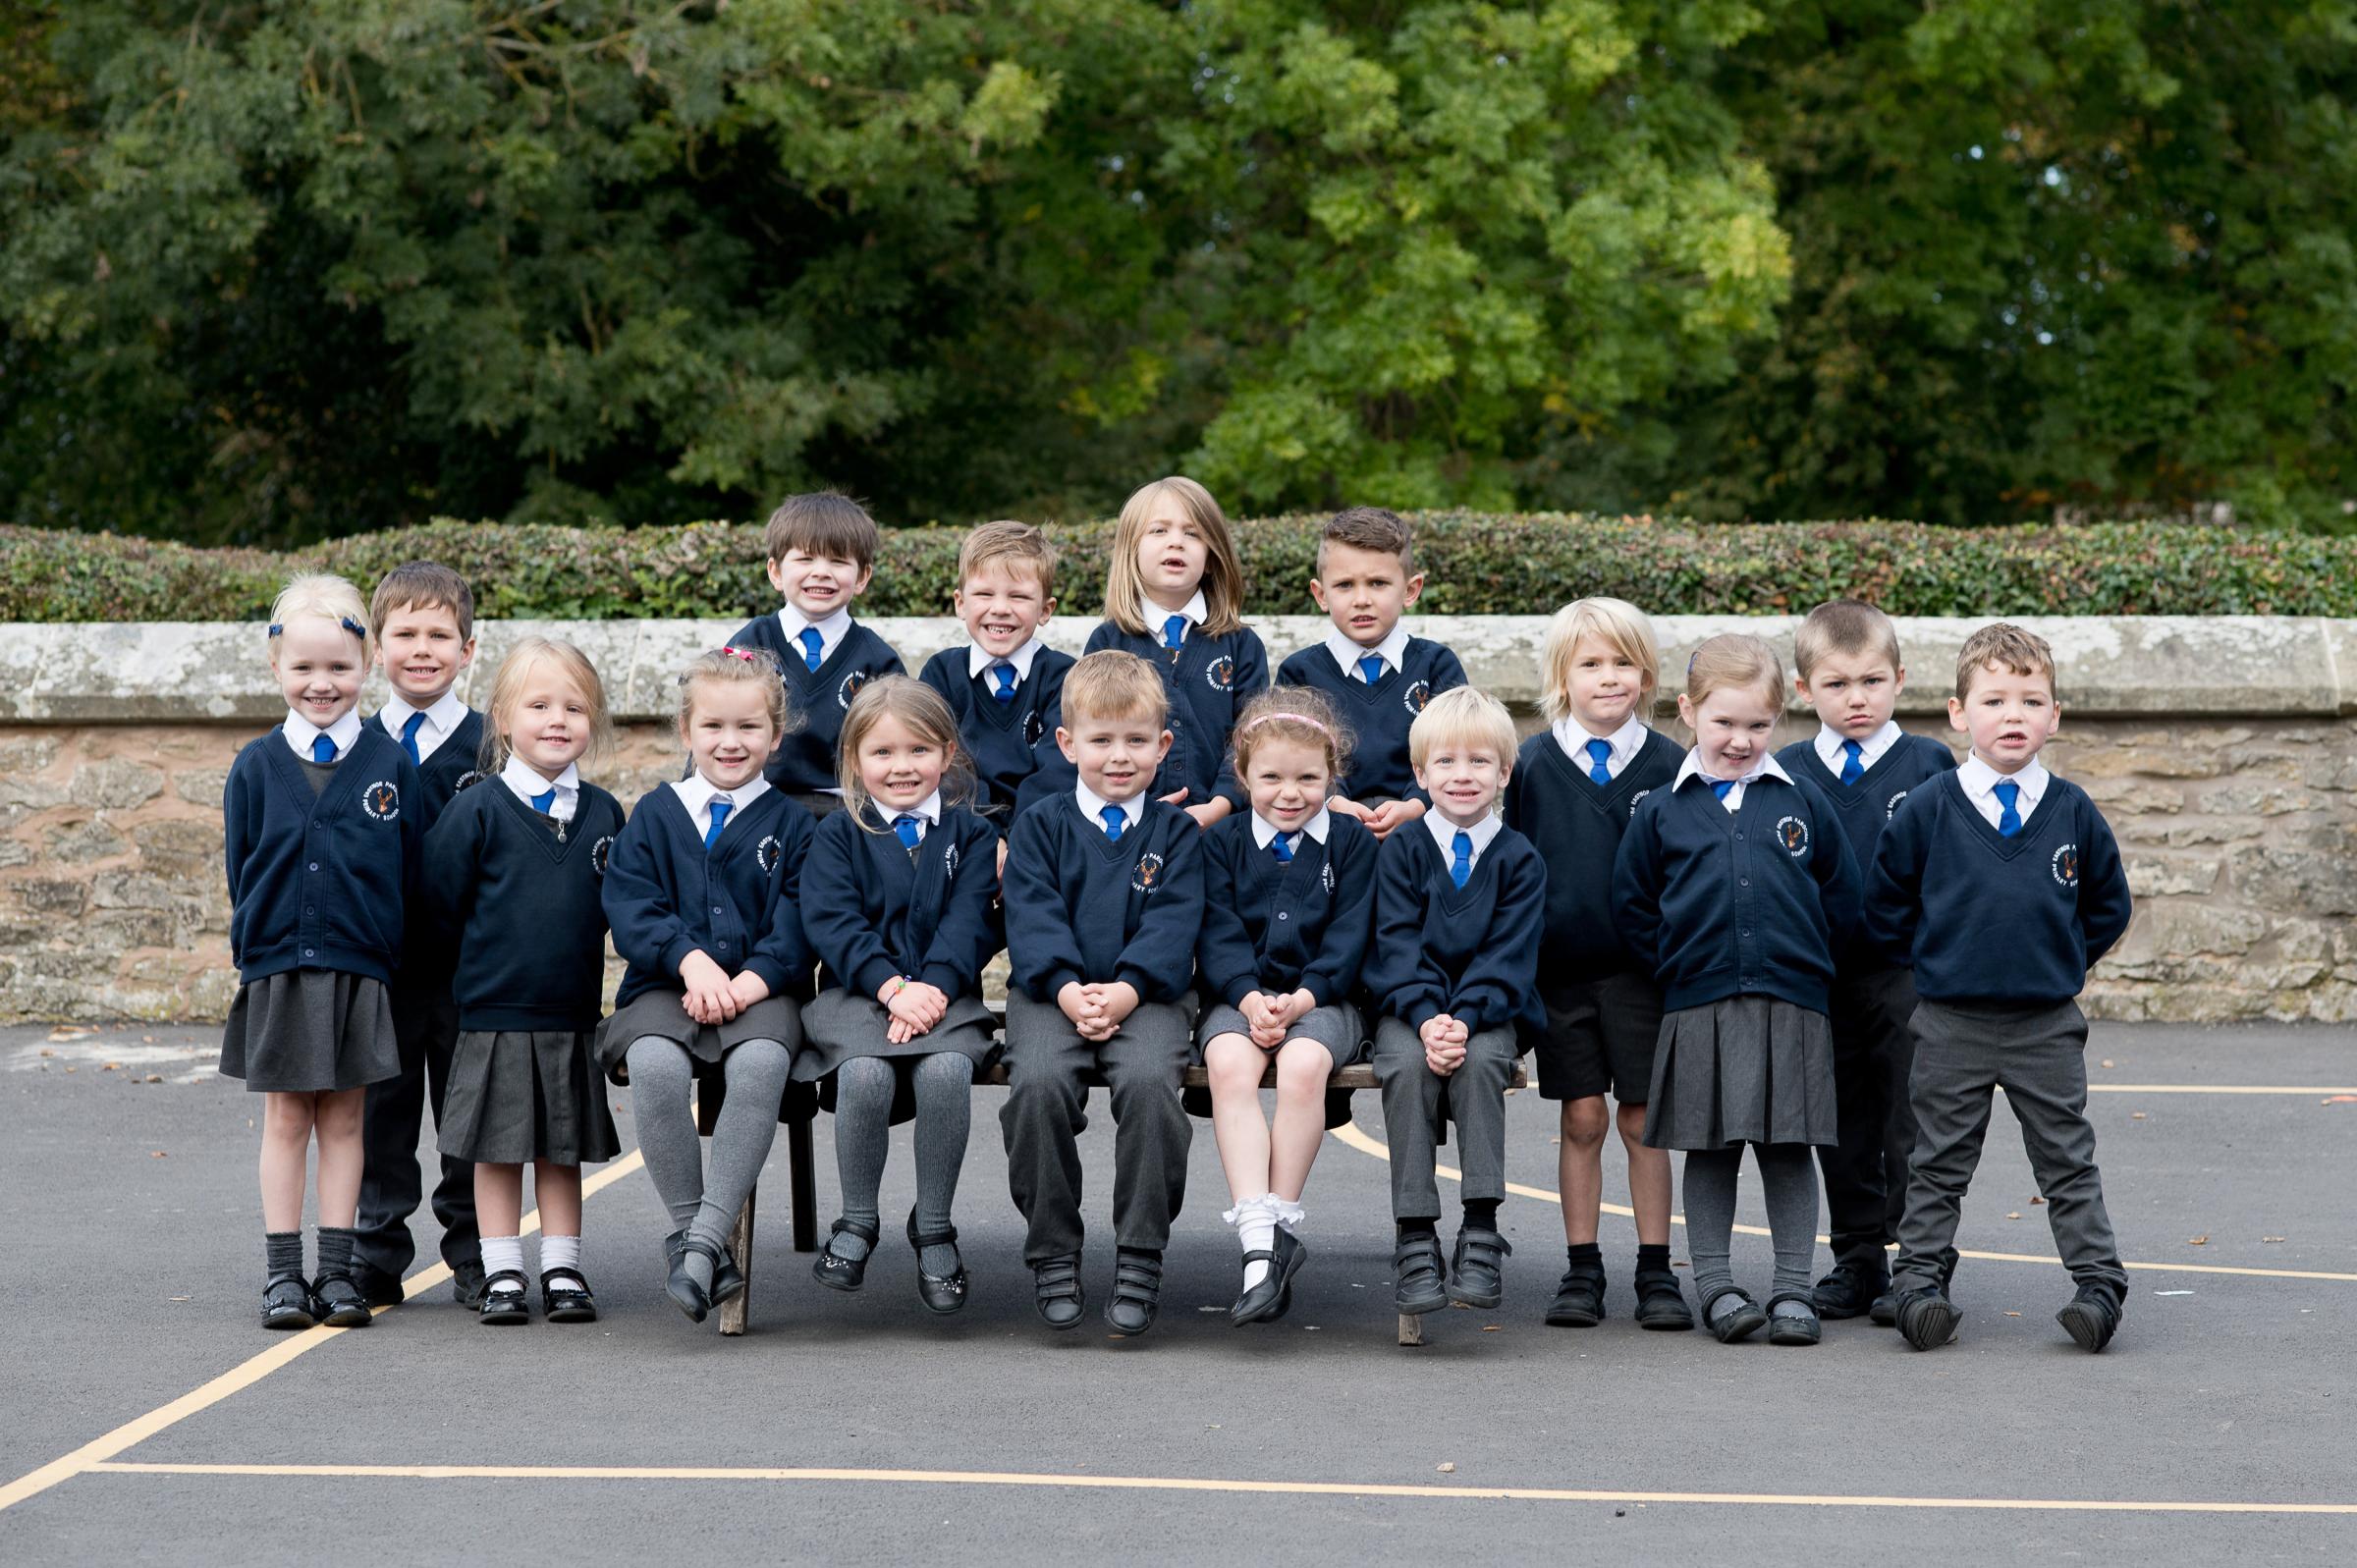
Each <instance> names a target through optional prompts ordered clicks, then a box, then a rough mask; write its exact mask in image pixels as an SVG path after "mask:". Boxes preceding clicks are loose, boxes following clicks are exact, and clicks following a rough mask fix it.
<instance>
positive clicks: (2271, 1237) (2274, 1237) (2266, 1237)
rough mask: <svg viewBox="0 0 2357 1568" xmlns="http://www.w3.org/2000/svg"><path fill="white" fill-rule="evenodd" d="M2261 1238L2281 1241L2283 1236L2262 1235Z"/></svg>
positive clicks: (2262, 1239)
mask: <svg viewBox="0 0 2357 1568" xmlns="http://www.w3.org/2000/svg"><path fill="white" fill-rule="evenodd" d="M2259 1239H2260V1240H2261V1241H2281V1240H2282V1239H2283V1238H2282V1237H2281V1236H2261V1237H2260V1238H2259Z"/></svg>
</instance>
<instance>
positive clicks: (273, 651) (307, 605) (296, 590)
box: [270, 571, 369, 665]
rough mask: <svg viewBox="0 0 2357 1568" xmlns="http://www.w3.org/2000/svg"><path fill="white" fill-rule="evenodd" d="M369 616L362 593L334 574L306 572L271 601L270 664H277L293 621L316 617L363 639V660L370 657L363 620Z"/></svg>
mask: <svg viewBox="0 0 2357 1568" xmlns="http://www.w3.org/2000/svg"><path fill="white" fill-rule="evenodd" d="M367 613H368V609H367V607H366V606H365V605H363V604H361V603H360V590H359V589H357V588H356V587H354V586H353V585H352V584H351V583H349V582H347V581H345V580H344V579H343V578H342V577H339V576H337V575H336V574H335V573H334V572H332V571H304V572H298V573H297V574H296V575H294V576H292V577H289V578H288V579H287V585H286V586H285V587H283V588H281V589H279V590H278V597H277V598H276V599H273V600H271V601H270V660H271V663H272V664H274V665H275V664H276V663H277V662H278V637H279V633H280V632H281V631H282V630H284V629H285V627H286V624H287V622H290V621H299V620H302V619H304V618H306V617H315V618H316V619H318V620H321V621H333V622H337V623H338V624H339V625H341V626H343V628H344V629H345V630H346V631H349V632H351V633H352V634H353V635H354V636H356V637H357V638H359V639H360V657H361V658H363V659H365V658H366V657H367V656H368V641H369V638H368V625H367V622H364V621H363V620H361V619H360V618H361V617H363V616H365V615H366V614H367Z"/></svg>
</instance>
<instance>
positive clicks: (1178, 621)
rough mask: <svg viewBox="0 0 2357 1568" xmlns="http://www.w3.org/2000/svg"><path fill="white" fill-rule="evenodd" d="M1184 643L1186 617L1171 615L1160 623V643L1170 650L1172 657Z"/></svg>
mask: <svg viewBox="0 0 2357 1568" xmlns="http://www.w3.org/2000/svg"><path fill="white" fill-rule="evenodd" d="M1185 643H1186V617H1184V616H1173V617H1171V619H1170V620H1168V621H1165V622H1163V623H1162V645H1163V646H1164V647H1165V648H1168V649H1170V650H1171V654H1172V656H1173V657H1174V658H1176V657H1177V656H1178V650H1179V649H1180V648H1181V647H1183V646H1184V645H1185Z"/></svg>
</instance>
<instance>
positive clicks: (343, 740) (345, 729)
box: [278, 708, 360, 762]
mask: <svg viewBox="0 0 2357 1568" xmlns="http://www.w3.org/2000/svg"><path fill="white" fill-rule="evenodd" d="M278 730H279V733H281V734H283V735H285V736H286V737H287V744H288V745H290V746H292V747H294V748H295V755H297V756H298V757H301V759H302V760H303V761H305V762H310V761H313V760H314V759H313V758H312V756H311V742H312V741H314V740H317V739H318V738H319V737H320V736H321V735H325V736H327V738H328V739H330V740H332V741H334V742H335V743H336V760H337V761H338V762H342V761H343V760H344V758H345V757H346V756H347V755H349V754H350V752H351V751H352V746H353V742H354V741H356V740H357V739H359V738H360V715H359V710H357V709H356V708H347V709H345V710H344V717H342V718H341V719H338V720H337V721H336V722H335V723H334V724H332V725H329V726H328V727H327V728H326V729H325V730H322V729H320V728H319V727H318V726H317V725H315V724H313V723H311V722H310V721H309V720H308V719H305V718H304V717H303V716H302V715H301V714H299V713H297V712H296V711H295V710H294V709H292V708H289V709H288V710H287V722H286V723H285V724H283V725H280V726H279V727H278Z"/></svg>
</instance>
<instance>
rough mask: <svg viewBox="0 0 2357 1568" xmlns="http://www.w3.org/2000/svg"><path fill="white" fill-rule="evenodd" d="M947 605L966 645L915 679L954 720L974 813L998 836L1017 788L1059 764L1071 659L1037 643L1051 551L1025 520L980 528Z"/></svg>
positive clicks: (961, 560) (1044, 617)
mask: <svg viewBox="0 0 2357 1568" xmlns="http://www.w3.org/2000/svg"><path fill="white" fill-rule="evenodd" d="M952 603H953V605H954V606H955V607H956V609H957V612H958V619H959V621H961V622H964V624H965V634H966V637H967V638H968V639H969V640H968V642H967V644H966V646H965V647H962V648H944V649H943V650H942V651H941V652H939V653H937V654H935V655H934V656H933V657H932V658H930V659H928V660H926V661H925V668H924V673H923V674H922V675H921V676H918V678H919V679H921V680H922V681H924V683H925V684H926V685H928V686H931V687H932V688H933V689H934V690H935V691H938V692H940V693H941V695H942V698H943V700H944V701H946V702H948V703H949V705H950V711H951V712H952V713H954V714H956V715H957V716H958V739H959V743H960V744H962V745H963V746H964V747H965V754H966V757H967V758H968V759H969V760H970V761H971V762H972V763H973V766H974V809H975V810H977V811H979V812H981V813H982V815H983V816H985V817H987V818H989V819H990V820H991V821H992V822H994V823H996V824H997V825H998V826H999V827H1000V828H1001V830H1002V831H1004V829H1005V828H1006V825H1007V819H1008V818H1009V817H1010V816H1011V815H1012V814H1013V813H1014V806H1015V799H1016V794H1017V792H1018V791H1019V790H1021V788H1022V786H1023V784H1024V782H1025V781H1026V780H1028V779H1030V778H1032V777H1033V776H1034V775H1036V774H1037V773H1038V772H1039V771H1040V768H1041V766H1042V764H1043V763H1055V762H1058V761H1060V760H1061V753H1060V752H1059V751H1058V750H1057V746H1056V730H1057V727H1058V726H1060V725H1061V724H1063V722H1064V677H1065V675H1066V673H1067V672H1069V670H1070V669H1071V668H1072V657H1071V655H1070V654H1068V653H1060V652H1058V651H1057V650H1056V649H1054V648H1050V647H1047V646H1046V645H1045V644H1043V643H1041V642H1040V640H1039V631H1040V628H1041V627H1042V626H1044V625H1046V624H1047V622H1048V618H1049V617H1050V616H1052V615H1054V614H1055V613H1056V547H1055V546H1054V545H1051V544H1050V543H1048V540H1047V536H1046V535H1045V534H1042V533H1041V532H1040V531H1039V530H1038V529H1037V528H1034V527H1032V526H1031V525H1030V524H1029V523H1024V522H986V523H983V524H982V525H981V526H980V527H978V528H976V529H975V530H974V531H973V532H971V533H969V534H967V535H966V536H965V543H964V544H963V545H961V546H959V550H958V589H957V593H956V596H955V597H954V599H953V600H952Z"/></svg>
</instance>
